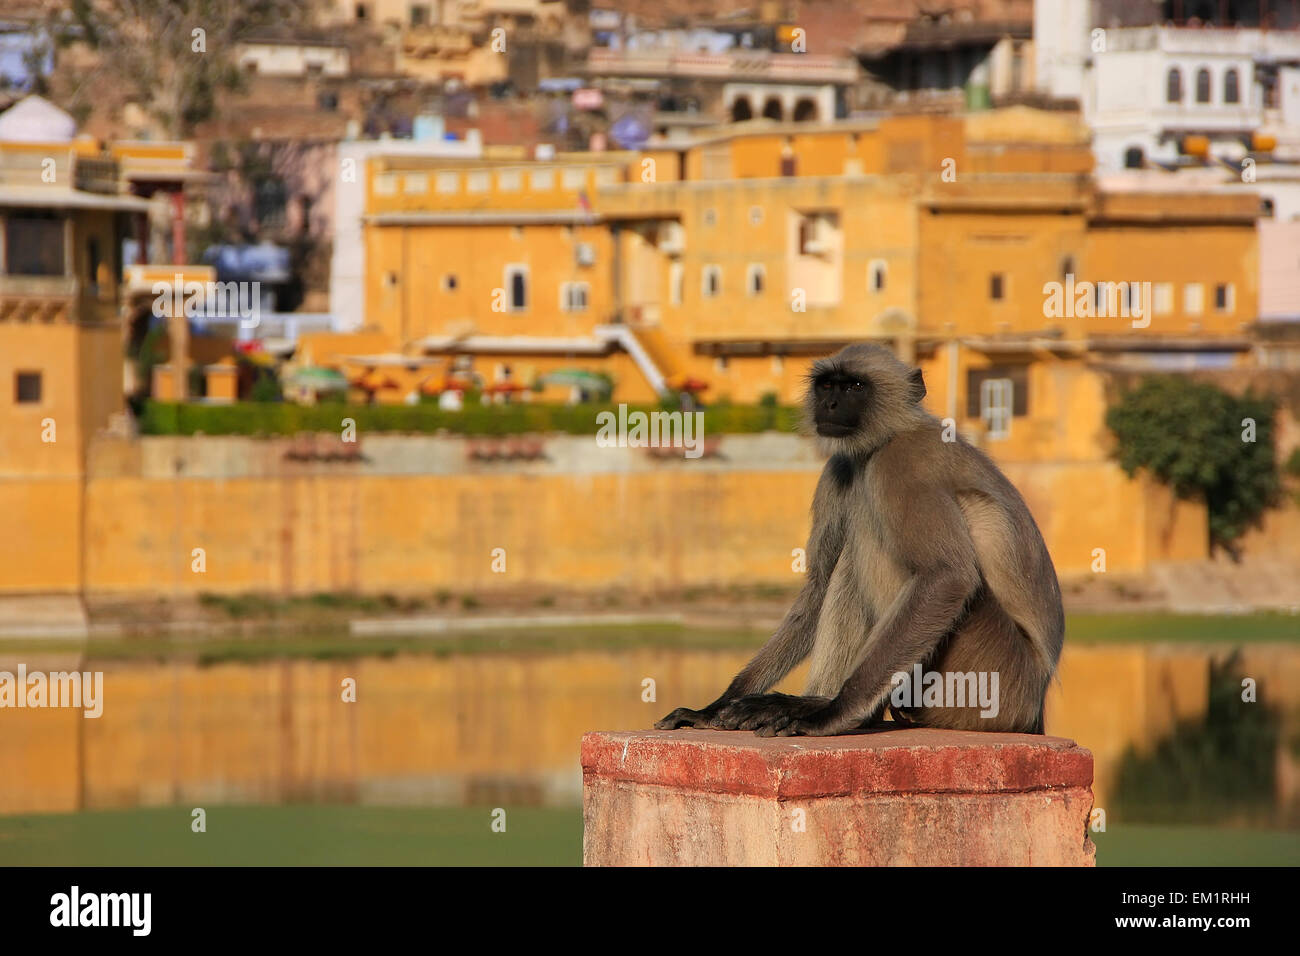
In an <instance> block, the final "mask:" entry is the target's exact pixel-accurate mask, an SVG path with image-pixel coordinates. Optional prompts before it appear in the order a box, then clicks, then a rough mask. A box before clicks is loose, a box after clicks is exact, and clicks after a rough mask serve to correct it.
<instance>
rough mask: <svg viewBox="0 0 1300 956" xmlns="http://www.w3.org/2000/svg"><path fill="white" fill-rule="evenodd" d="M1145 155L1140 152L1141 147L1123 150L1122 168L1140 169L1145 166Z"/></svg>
mask: <svg viewBox="0 0 1300 956" xmlns="http://www.w3.org/2000/svg"><path fill="white" fill-rule="evenodd" d="M1146 162H1147V158H1146V154H1145V153H1144V152H1142V147H1141V146H1130V147H1129V148H1128V149H1126V150H1124V168H1125V169H1141V168H1142V167H1143V166H1145V165H1146Z"/></svg>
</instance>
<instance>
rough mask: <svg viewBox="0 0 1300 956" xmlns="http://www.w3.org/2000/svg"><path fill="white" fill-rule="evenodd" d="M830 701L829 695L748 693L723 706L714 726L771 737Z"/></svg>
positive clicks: (820, 708)
mask: <svg viewBox="0 0 1300 956" xmlns="http://www.w3.org/2000/svg"><path fill="white" fill-rule="evenodd" d="M830 702H831V699H830V698H829V697H792V696H791V695H790V694H752V695H750V696H748V697H739V698H737V699H736V700H733V701H731V703H729V704H727V705H726V706H725V707H723V708H722V710H721V711H720V712H719V713H718V719H717V721H716V722H715V723H714V726H715V727H718V728H721V729H722V730H753V731H756V732H757V733H758V735H759V736H760V737H773V736H775V735H776V734H777V732H778V731H779V730H780V729H781V728H783V727H786V726H788V725H789V724H790V723H792V722H793V721H796V720H802V719H805V718H808V717H811V716H812V715H814V714H817V713H820V712H821V711H822V710H824V709H825V708H826V707H827V706H828V705H829V704H830Z"/></svg>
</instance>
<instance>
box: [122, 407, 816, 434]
mask: <svg viewBox="0 0 1300 956" xmlns="http://www.w3.org/2000/svg"><path fill="white" fill-rule="evenodd" d="M659 410H661V409H658V408H656V407H655V406H650V405H629V406H628V411H629V412H633V411H643V412H654V411H659ZM602 411H611V412H613V413H614V414H615V415H617V414H618V406H617V405H609V404H588V405H543V404H539V403H535V402H533V403H528V404H517V405H480V404H473V405H471V404H467V405H466V406H465V407H464V408H463V409H462V410H460V411H458V412H453V411H444V410H443V409H440V408H438V407H437V405H434V404H430V403H420V404H418V405H345V404H342V403H338V402H330V403H325V404H320V405H295V404H293V403H290V402H274V401H267V402H236V403H234V404H231V405H201V404H181V403H174V402H155V401H149V402H146V403H145V404H144V407H143V410H142V412H141V416H140V431H141V433H142V434H145V435H194V434H197V433H202V434H204V435H262V436H271V435H293V434H296V433H298V432H334V433H338V432H340V431H341V430H342V428H343V419H345V418H351V419H354V420H355V421H356V425H357V431H358V432H360V433H367V432H369V433H374V432H413V433H417V434H432V433H436V432H440V431H447V432H451V433H453V434H458V435H521V434H528V433H552V432H560V433H564V434H570V435H594V434H595V433H596V430H597V425H596V416H597V415H598V414H599V413H600V412H602ZM797 424H798V412H797V410H796V409H794V408H789V407H786V406H771V405H764V406H760V405H716V406H713V407H710V408H707V409H705V410H704V433H705V434H706V435H709V434H715V435H722V434H729V433H730V434H738V433H754V432H763V431H771V430H776V431H784V432H792V431H794V430H795V429H796V426H797Z"/></svg>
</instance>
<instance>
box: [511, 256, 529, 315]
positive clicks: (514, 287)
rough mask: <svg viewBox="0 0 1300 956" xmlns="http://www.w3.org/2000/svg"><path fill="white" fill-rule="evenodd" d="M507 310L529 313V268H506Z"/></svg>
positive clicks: (521, 266)
mask: <svg viewBox="0 0 1300 956" xmlns="http://www.w3.org/2000/svg"><path fill="white" fill-rule="evenodd" d="M506 309H507V310H508V311H510V312H527V311H528V266H523V265H511V266H506Z"/></svg>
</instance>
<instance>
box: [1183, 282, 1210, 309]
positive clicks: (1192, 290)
mask: <svg viewBox="0 0 1300 956" xmlns="http://www.w3.org/2000/svg"><path fill="white" fill-rule="evenodd" d="M1183 311H1184V312H1186V313H1187V314H1188V315H1200V314H1201V313H1202V312H1204V311H1205V297H1204V291H1203V290H1202V289H1201V284H1200V283H1199V282H1189V283H1187V284H1186V285H1185V286H1183Z"/></svg>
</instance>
